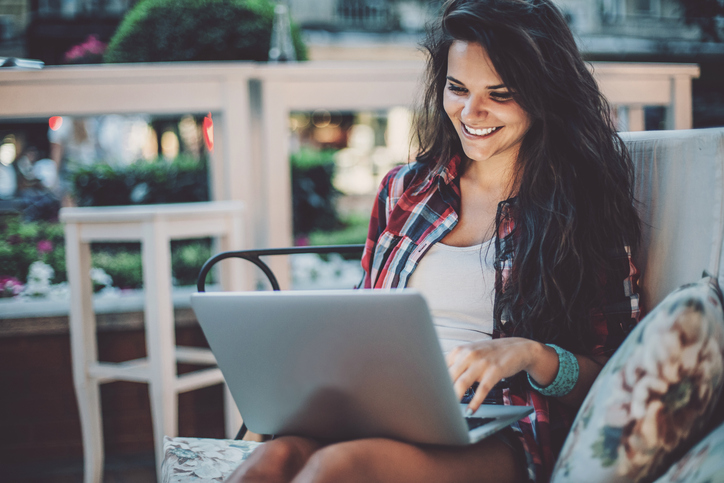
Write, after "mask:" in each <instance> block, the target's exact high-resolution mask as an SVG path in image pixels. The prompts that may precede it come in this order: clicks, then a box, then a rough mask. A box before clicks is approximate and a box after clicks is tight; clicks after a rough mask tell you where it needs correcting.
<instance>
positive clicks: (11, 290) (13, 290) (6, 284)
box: [0, 275, 24, 298]
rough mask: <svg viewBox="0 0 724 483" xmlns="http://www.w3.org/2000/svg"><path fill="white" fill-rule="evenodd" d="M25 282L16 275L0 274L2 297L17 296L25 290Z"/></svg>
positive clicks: (0, 292) (0, 293)
mask: <svg viewBox="0 0 724 483" xmlns="http://www.w3.org/2000/svg"><path fill="white" fill-rule="evenodd" d="M23 288H24V286H23V284H22V282H21V281H20V280H18V279H17V278H15V277H8V276H6V275H3V276H0V298H3V297H15V296H16V295H18V294H20V292H22V291H23Z"/></svg>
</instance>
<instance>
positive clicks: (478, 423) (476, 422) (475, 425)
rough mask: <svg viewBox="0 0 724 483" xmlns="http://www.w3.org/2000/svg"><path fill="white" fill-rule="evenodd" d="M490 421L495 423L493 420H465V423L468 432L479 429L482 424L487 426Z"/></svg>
mask: <svg viewBox="0 0 724 483" xmlns="http://www.w3.org/2000/svg"><path fill="white" fill-rule="evenodd" d="M490 421H495V418H465V422H466V423H468V431H472V430H473V429H475V428H479V427H480V426H482V425H483V424H488V423H489V422H490Z"/></svg>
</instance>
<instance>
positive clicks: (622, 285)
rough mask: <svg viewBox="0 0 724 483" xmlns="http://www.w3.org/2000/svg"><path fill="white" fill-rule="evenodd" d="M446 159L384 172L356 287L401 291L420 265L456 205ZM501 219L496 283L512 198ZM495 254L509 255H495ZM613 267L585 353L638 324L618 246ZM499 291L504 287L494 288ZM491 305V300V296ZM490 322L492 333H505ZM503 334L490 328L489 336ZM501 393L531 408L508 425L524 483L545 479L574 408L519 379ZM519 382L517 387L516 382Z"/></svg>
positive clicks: (510, 230)
mask: <svg viewBox="0 0 724 483" xmlns="http://www.w3.org/2000/svg"><path fill="white" fill-rule="evenodd" d="M459 164H460V159H459V158H457V157H456V158H454V159H453V160H451V162H450V163H449V164H448V165H447V166H446V167H444V168H443V169H441V170H440V171H439V172H436V173H432V174H431V173H430V168H429V167H428V166H427V165H423V164H420V163H412V164H410V165H406V166H400V167H397V168H395V169H393V170H392V171H390V172H389V173H388V174H387V176H386V177H385V178H384V180H383V181H382V183H381V185H380V188H379V190H378V193H377V200H376V204H375V206H374V208H373V211H372V217H371V220H370V226H369V232H368V236H367V241H366V244H365V250H364V253H363V256H362V267H363V268H364V270H365V278H364V281H363V287H364V288H387V289H390V288H402V287H405V286H406V285H407V281H408V280H409V277H410V275H411V274H412V272H413V271H414V270H415V267H416V266H417V264H418V262H419V261H420V259H421V258H422V257H423V256H424V255H425V253H426V252H427V250H428V249H429V248H430V246H432V245H433V244H434V243H437V242H438V241H440V240H442V239H443V238H444V237H445V235H447V234H448V233H450V231H451V230H452V229H453V228H454V227H455V225H456V224H457V221H458V215H457V212H458V209H459V206H460V187H459V182H458V169H459ZM498 217H499V218H500V220H501V223H500V225H499V230H498V233H497V239H496V257H495V259H496V263H495V268H496V278H498V277H500V278H501V280H502V281H503V282H504V281H505V280H507V278H508V277H509V276H510V271H511V267H512V265H513V257H514V256H515V250H514V249H513V250H504V248H505V246H506V244H510V243H513V244H514V243H515V237H514V228H515V217H514V199H513V200H507V201H503V202H501V203H500V204H499V206H498ZM501 253H509V254H510V255H507V256H500V254H501ZM613 262H614V263H615V265H616V267H615V268H614V269H612V270H611V271H609V272H608V273H606V278H605V286H604V288H603V291H604V293H603V298H604V303H603V304H602V306H601V307H594V308H592V310H591V322H592V324H593V328H594V333H595V334H596V336H597V343H596V345H595V347H593V348H592V349H591V354H593V355H605V356H610V355H611V354H612V353H613V352H614V351H615V350H616V348H618V346H619V345H620V344H621V342H623V339H624V338H625V337H626V335H627V334H628V333H629V332H630V331H631V329H632V328H633V326H634V325H635V324H636V323H637V322H638V318H639V315H640V312H639V305H638V301H639V298H638V293H637V291H636V287H637V283H636V282H637V280H638V271H637V270H636V267H634V265H633V263H632V261H631V250H630V248H629V247H627V246H626V247H621V249H620V250H619V253H618V254H616V255H615V256H614V257H613ZM501 286H504V283H503V284H501ZM496 299H497V297H496ZM505 322H506V321H504V320H498V321H496V323H495V327H496V328H497V327H505ZM504 336H505V334H504V333H501V331H500V330H496V331H495V333H494V334H493V337H494V338H498V337H504ZM513 380H515V381H518V382H516V383H513V384H511V386H510V387H508V388H505V389H503V391H502V393H503V396H502V401H501V402H502V403H503V404H508V405H511V404H512V405H526V406H533V407H534V408H535V412H534V413H533V414H531V416H530V417H527V418H525V419H522V420H520V421H519V422H518V423H517V424H514V425H513V430H514V431H515V432H516V433H517V435H518V436H519V438H520V441H521V444H522V446H523V449H524V450H525V452H526V457H527V462H528V474H529V478H530V480H532V481H543V482H545V481H548V480H549V479H550V475H551V471H552V470H553V466H554V464H555V460H556V458H557V457H558V453H559V452H560V449H561V447H562V446H563V442H564V440H565V437H566V435H567V434H568V430H569V429H570V426H571V424H572V422H573V418H574V416H575V410H572V409H571V408H569V407H567V406H564V405H562V404H561V403H559V402H558V400H556V399H554V398H550V397H546V396H543V395H541V394H540V393H539V392H537V391H535V390H533V389H532V388H531V387H530V385H529V384H528V383H527V380H526V379H523V378H514V379H513ZM521 381H525V382H521Z"/></svg>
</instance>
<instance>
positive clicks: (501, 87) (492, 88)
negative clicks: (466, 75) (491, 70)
mask: <svg viewBox="0 0 724 483" xmlns="http://www.w3.org/2000/svg"><path fill="white" fill-rule="evenodd" d="M447 80H449V81H451V82H454V83H456V84H460V85H461V86H464V85H465V83H463V82H460V81H459V80H457V79H456V78H455V77H453V76H451V75H449V76H447ZM504 87H505V84H498V85H495V86H487V88H488V89H489V90H491V91H494V90H495V89H503V88H504Z"/></svg>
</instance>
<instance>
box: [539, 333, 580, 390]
mask: <svg viewBox="0 0 724 483" xmlns="http://www.w3.org/2000/svg"><path fill="white" fill-rule="evenodd" d="M546 345H547V346H548V347H552V348H553V349H554V350H555V351H556V354H558V374H556V378H555V379H553V382H551V383H550V384H548V385H547V386H545V387H540V386H539V385H538V384H536V383H535V382H533V379H532V378H531V377H530V374H528V382H529V383H530V385H531V386H532V387H533V389H535V390H536V391H538V392H539V393H541V394H543V395H544V396H551V397H561V396H565V395H566V394H568V393H569V392H571V391H572V390H573V387H574V386H575V385H576V381H578V373H579V368H578V359H576V356H574V355H573V354H571V353H570V352H568V351H567V350H565V349H562V348H560V347H558V346H557V345H555V344H546Z"/></svg>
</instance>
